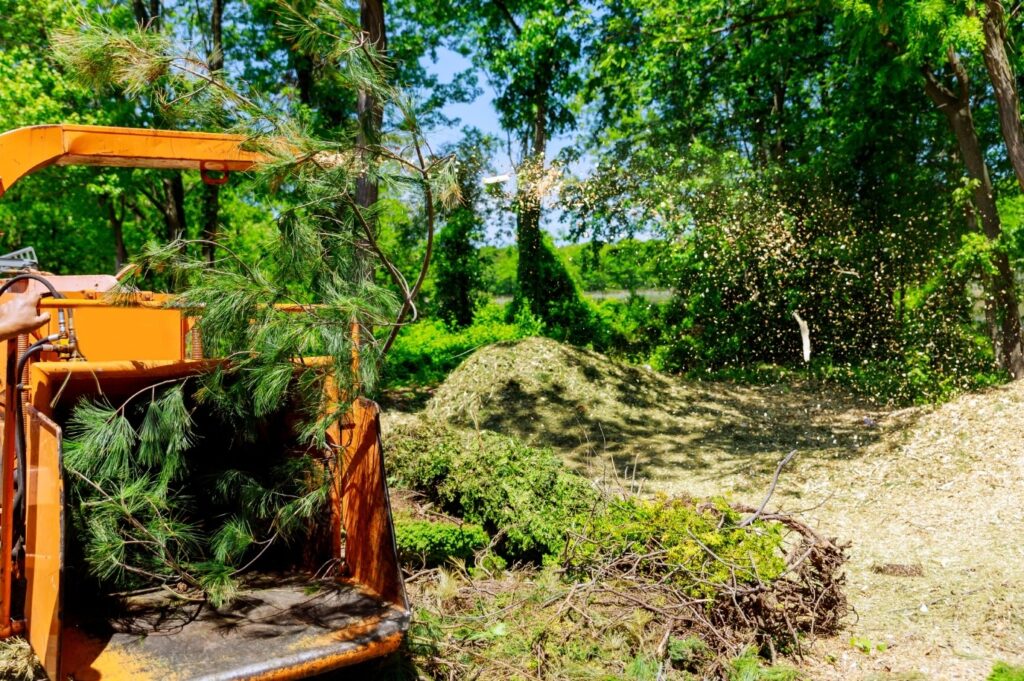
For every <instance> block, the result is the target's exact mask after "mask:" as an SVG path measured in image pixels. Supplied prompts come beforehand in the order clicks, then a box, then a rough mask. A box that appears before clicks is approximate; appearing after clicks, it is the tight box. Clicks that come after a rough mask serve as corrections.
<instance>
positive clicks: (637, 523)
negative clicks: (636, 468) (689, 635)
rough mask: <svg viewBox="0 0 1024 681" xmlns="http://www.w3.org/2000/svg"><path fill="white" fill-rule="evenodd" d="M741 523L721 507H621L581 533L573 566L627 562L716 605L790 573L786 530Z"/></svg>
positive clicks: (572, 547) (614, 505)
mask: <svg viewBox="0 0 1024 681" xmlns="http://www.w3.org/2000/svg"><path fill="white" fill-rule="evenodd" d="M739 521H740V516H739V514H738V513H737V512H736V511H734V510H733V509H732V508H730V507H729V506H728V505H727V504H726V503H725V502H724V501H721V500H716V501H714V502H712V503H710V504H699V505H698V504H696V503H695V502H693V501H692V500H688V499H668V498H664V497H659V498H658V499H655V500H653V501H647V500H643V499H638V498H636V497H627V498H625V499H619V500H615V501H612V502H611V503H609V505H608V508H607V509H606V510H605V511H604V512H603V513H596V514H593V515H591V516H590V517H589V518H588V519H587V520H586V521H585V522H583V523H582V525H581V527H580V528H579V529H578V530H576V531H575V532H574V536H573V538H572V540H571V541H570V542H569V546H568V548H567V550H566V558H565V565H566V567H567V569H568V570H569V571H570V573H573V572H575V573H589V572H593V571H594V570H596V569H598V568H601V569H607V566H608V565H609V564H610V563H615V562H616V561H618V560H620V559H622V560H626V561H627V562H628V563H629V565H630V566H631V569H633V570H635V571H636V572H637V573H639V574H646V575H649V576H652V577H656V578H660V577H662V576H665V575H671V576H672V579H673V580H674V581H675V582H677V583H678V585H679V587H680V588H681V589H683V590H684V591H685V592H686V593H687V594H689V595H691V596H693V597H694V598H713V597H714V596H715V595H716V594H717V593H718V592H719V589H718V588H717V587H719V586H720V585H724V584H732V583H734V582H735V583H757V582H759V581H765V582H767V581H770V580H773V579H775V578H776V577H778V576H779V575H780V574H782V571H783V570H784V569H785V561H784V560H783V556H784V555H785V552H784V551H783V549H782V527H781V526H780V525H778V524H766V523H755V524H754V527H752V528H751V527H743V528H741V527H737V525H738V523H739Z"/></svg>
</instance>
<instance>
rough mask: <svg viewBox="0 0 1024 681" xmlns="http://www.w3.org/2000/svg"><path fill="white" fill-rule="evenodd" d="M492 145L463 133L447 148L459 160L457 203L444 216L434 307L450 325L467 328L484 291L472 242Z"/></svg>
mask: <svg viewBox="0 0 1024 681" xmlns="http://www.w3.org/2000/svg"><path fill="white" fill-rule="evenodd" d="M496 147H497V144H496V140H494V139H493V138H491V137H488V136H485V135H482V134H481V133H480V132H479V131H478V130H476V129H470V130H467V131H466V132H465V134H464V137H463V139H462V140H460V142H459V143H458V144H456V145H454V147H453V148H452V149H451V152H452V153H453V154H454V155H455V157H456V158H457V159H458V160H459V172H458V182H459V186H460V187H461V193H462V203H461V204H460V205H458V206H456V207H455V208H454V209H452V210H450V211H448V212H447V214H446V215H445V216H444V220H445V223H444V227H443V228H442V229H441V231H440V232H439V233H438V235H437V249H436V250H437V254H436V257H435V259H434V290H435V292H434V303H435V305H436V307H437V312H438V315H439V316H440V317H441V318H442V319H444V320H445V321H446V322H448V323H449V324H452V325H453V326H460V327H461V326H469V325H470V324H472V323H473V315H474V312H475V310H476V306H477V303H478V302H479V300H480V293H481V291H482V289H483V278H484V277H483V275H484V271H483V262H482V261H481V258H480V253H479V249H478V247H477V243H478V242H479V241H480V240H481V238H482V237H483V226H484V222H483V217H482V211H483V209H484V206H483V202H484V198H485V197H484V195H483V191H482V189H483V185H482V183H481V181H482V180H483V175H484V173H485V172H487V170H488V169H489V167H490V157H491V154H492V153H494V151H495V150H496Z"/></svg>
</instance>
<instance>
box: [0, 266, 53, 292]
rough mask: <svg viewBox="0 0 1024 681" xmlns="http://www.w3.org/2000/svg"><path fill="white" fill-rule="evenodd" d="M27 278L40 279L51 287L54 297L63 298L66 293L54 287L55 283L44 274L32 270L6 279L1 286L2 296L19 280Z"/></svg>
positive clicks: (39, 280)
mask: <svg viewBox="0 0 1024 681" xmlns="http://www.w3.org/2000/svg"><path fill="white" fill-rule="evenodd" d="M26 279H31V280H32V281H38V282H39V283H40V284H42V285H43V286H45V287H46V288H47V289H49V291H50V295H52V296H53V297H54V298H63V297H64V295H63V294H62V293H61V292H60V291H58V290H57V289H56V288H54V286H53V284H51V283H50V281H49V280H48V279H47V278H46V277H44V276H42V275H39V274H32V273H31V272H26V273H24V274H19V275H17V276H14V277H11V278H10V279H8V280H7V281H5V282H4V285H3V286H0V296H2V295H3V294H5V293H7V289H9V288H10V287H11V285H12V284H16V283H18V282H19V281H25V280H26Z"/></svg>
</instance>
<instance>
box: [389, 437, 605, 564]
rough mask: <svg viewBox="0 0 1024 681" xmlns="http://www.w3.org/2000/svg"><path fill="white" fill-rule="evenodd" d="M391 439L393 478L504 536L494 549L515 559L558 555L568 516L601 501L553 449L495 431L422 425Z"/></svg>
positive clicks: (452, 512)
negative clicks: (472, 431) (536, 445)
mask: <svg viewBox="0 0 1024 681" xmlns="http://www.w3.org/2000/svg"><path fill="white" fill-rule="evenodd" d="M389 445H390V449H391V457H390V469H389V478H390V479H391V481H392V483H393V484H395V485H396V486H398V487H404V488H408V489H413V490H416V491H419V492H421V493H422V494H424V495H426V496H427V498H428V499H430V500H432V501H434V502H435V503H437V504H438V507H439V508H441V509H442V510H444V511H445V512H446V513H450V514H452V515H454V516H457V517H459V518H463V519H465V520H466V521H468V522H470V523H475V524H478V525H480V526H482V527H483V528H484V529H485V530H486V531H487V532H488V533H489V534H491V535H492V536H495V537H500V539H499V541H498V543H497V546H496V550H497V552H498V553H499V554H500V555H502V556H504V557H506V558H508V559H510V560H512V561H519V560H532V561H540V560H541V559H542V558H544V557H545V556H557V555H559V554H560V553H561V552H562V549H563V547H564V546H565V539H566V530H567V529H568V528H569V526H570V523H571V522H573V520H574V519H575V518H576V517H577V516H579V515H580V514H585V513H587V512H588V511H590V510H591V509H593V508H594V505H595V504H596V503H597V501H598V495H597V492H596V491H595V490H594V488H593V487H592V486H591V485H590V484H589V483H588V482H587V481H586V480H584V479H583V478H581V477H579V476H578V475H575V474H573V473H571V472H570V471H569V470H567V469H566V467H565V465H564V464H563V463H562V462H561V461H560V460H559V459H558V457H557V456H555V454H554V453H553V452H552V451H550V450H546V449H533V448H531V447H527V446H526V445H524V444H522V443H520V442H518V441H516V440H515V439H513V438H509V437H505V436H502V435H498V434H496V433H491V432H486V431H485V432H481V433H478V434H477V433H464V432H459V431H456V430H452V429H446V428H437V427H426V426H424V427H422V428H416V429H410V430H403V431H399V432H396V433H392V435H391V437H390V438H389Z"/></svg>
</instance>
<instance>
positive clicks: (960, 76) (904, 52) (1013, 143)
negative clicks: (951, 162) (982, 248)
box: [849, 0, 1024, 379]
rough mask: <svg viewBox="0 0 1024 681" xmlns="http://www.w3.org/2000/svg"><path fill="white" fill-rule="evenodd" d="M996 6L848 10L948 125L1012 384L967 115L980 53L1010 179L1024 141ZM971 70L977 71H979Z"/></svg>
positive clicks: (990, 212)
mask: <svg viewBox="0 0 1024 681" xmlns="http://www.w3.org/2000/svg"><path fill="white" fill-rule="evenodd" d="M997 5H999V2H998V0H997V1H996V2H995V3H985V5H984V11H983V12H982V13H981V15H979V12H978V11H977V6H976V5H975V3H973V2H951V3H943V4H942V5H941V6H936V5H935V4H934V3H930V2H927V0H915V1H912V2H906V3H901V4H898V5H897V6H895V7H888V6H884V5H879V6H874V5H870V4H868V3H862V2H855V3H852V5H851V9H850V10H849V11H850V12H851V13H852V14H854V15H856V16H858V17H862V18H864V17H870V18H871V19H872V20H873V21H874V22H875V26H877V28H876V29H875V30H876V31H877V32H876V33H875V39H876V40H878V41H879V42H881V43H882V44H884V45H885V46H886V47H887V48H888V49H889V50H890V51H891V52H892V53H893V54H894V55H895V58H896V59H897V60H898V61H899V63H901V64H903V65H904V66H905V67H907V68H909V69H914V70H916V71H917V72H918V73H919V74H920V77H921V78H922V81H921V82H922V83H923V89H924V92H925V93H926V94H927V96H928V98H929V100H930V101H931V103H932V104H933V105H934V107H935V108H936V109H937V110H938V111H940V112H941V113H942V115H943V117H944V118H945V119H946V121H947V123H948V124H949V127H950V130H951V131H952V133H953V136H954V138H955V140H956V145H957V150H958V152H959V156H960V161H961V163H962V164H963V168H964V171H965V173H966V177H967V183H968V186H969V188H970V194H971V202H972V204H973V208H974V210H973V211H971V213H970V215H976V216H977V221H978V223H979V227H980V231H981V233H982V234H984V236H985V238H986V239H987V240H988V243H989V246H990V260H991V266H992V269H993V270H994V271H993V273H992V274H991V275H990V276H988V277H986V279H987V282H988V284H989V287H988V292H987V295H988V297H989V304H990V305H991V307H992V310H993V314H991V315H990V316H989V318H990V319H991V320H992V321H993V322H994V323H995V324H994V325H993V326H992V327H990V335H991V336H992V340H993V344H994V346H995V350H996V353H995V354H996V359H997V361H998V363H999V365H1000V366H1001V367H1002V368H1004V369H1006V370H1007V371H1009V372H1010V374H1011V375H1012V376H1013V377H1014V378H1015V379H1020V378H1024V346H1022V338H1021V323H1020V310H1019V303H1018V296H1017V286H1016V280H1015V275H1014V272H1013V269H1012V267H1011V265H1010V260H1009V255H1008V253H1007V250H1006V246H1007V244H1006V243H1005V242H1004V238H1003V228H1002V221H1001V220H1000V216H999V209H998V205H997V203H996V190H995V183H994V182H993V180H992V174H991V169H990V166H989V162H988V157H989V149H988V148H987V147H986V144H985V142H984V141H983V139H982V137H981V135H979V133H978V125H977V118H976V116H975V115H974V111H973V107H974V102H975V101H977V100H978V97H977V94H976V92H975V91H976V90H979V89H980V90H982V91H984V85H985V83H984V82H982V83H981V84H980V86H979V85H976V84H975V82H974V81H975V80H976V79H972V77H971V75H970V69H971V67H972V64H971V62H972V61H976V58H977V57H978V56H979V53H980V56H981V57H982V61H983V62H984V64H985V66H986V67H987V68H986V70H987V72H988V75H989V81H988V84H989V85H990V86H991V87H992V88H993V92H994V93H995V99H996V100H997V103H998V108H999V110H1000V115H999V120H1000V128H1001V131H1002V137H1003V143H1004V144H1003V146H1004V149H1005V151H1006V156H1007V158H1008V159H1009V161H1010V164H1011V166H1012V168H1013V170H1014V172H1015V173H1017V172H1019V171H1017V166H1018V163H1019V164H1020V167H1021V169H1024V156H1021V152H1024V147H1021V142H1022V140H1024V136H1022V130H1021V128H1020V125H1021V124H1020V113H1019V111H1017V107H1018V104H1017V97H1016V90H1015V87H1014V84H1013V83H1012V80H1013V79H1012V69H1011V68H1010V65H1009V62H1008V59H1007V57H1006V51H1005V42H1004V37H1005V34H1004V32H1003V31H1004V29H1005V25H1004V22H1003V15H1002V7H1001V6H997ZM977 70H978V71H980V72H982V73H984V71H982V69H981V68H980V65H978V69H977ZM1011 107H1012V109H1013V110H1012V111H1011V110H1010V109H1011ZM1015 159H1018V160H1015ZM1018 179H1019V178H1018Z"/></svg>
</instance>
